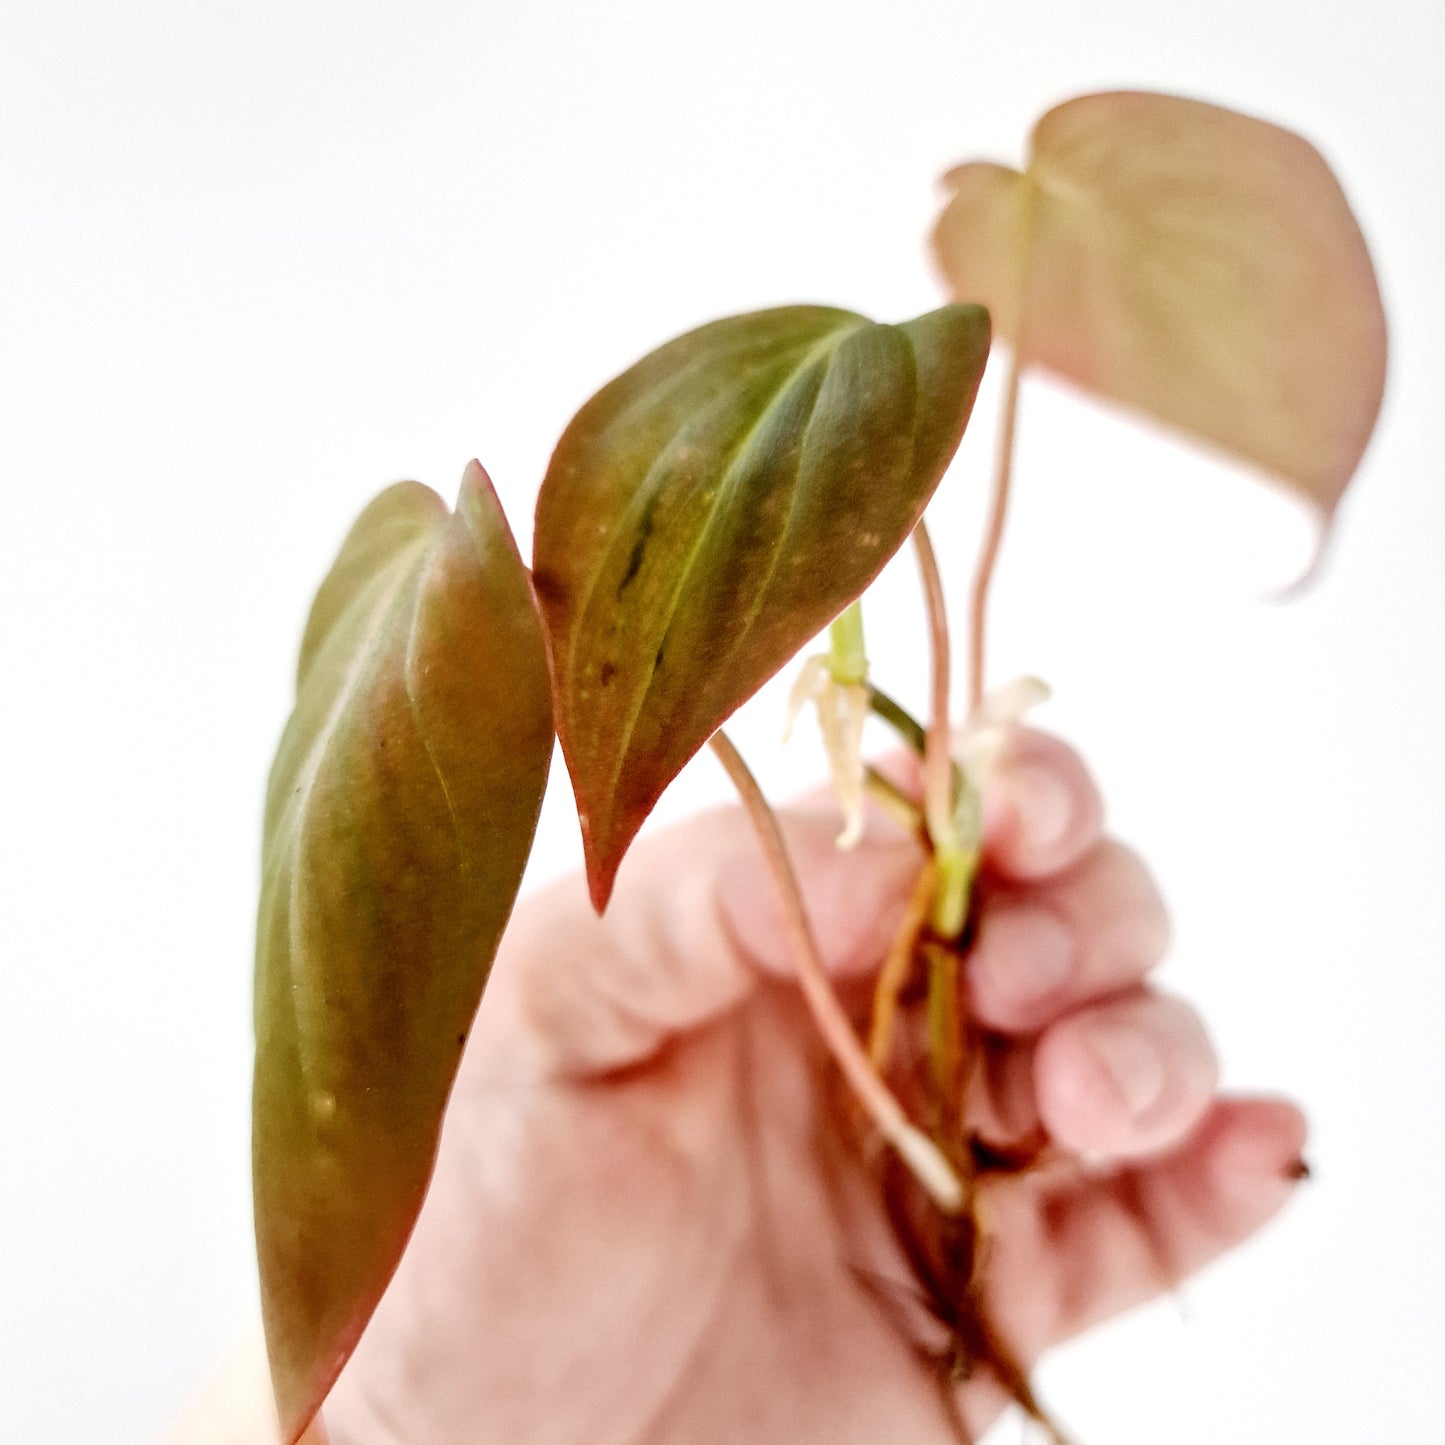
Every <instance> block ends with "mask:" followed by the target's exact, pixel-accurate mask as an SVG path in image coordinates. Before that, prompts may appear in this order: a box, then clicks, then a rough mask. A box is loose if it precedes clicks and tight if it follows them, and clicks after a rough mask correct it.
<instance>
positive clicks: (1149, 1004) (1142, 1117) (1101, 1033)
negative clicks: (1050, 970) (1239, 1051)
mask: <svg viewBox="0 0 1445 1445" xmlns="http://www.w3.org/2000/svg"><path fill="white" fill-rule="evenodd" d="M1218 1075H1219V1065H1218V1061H1217V1059H1216V1057H1215V1054H1214V1050H1213V1048H1212V1047H1211V1046H1210V1043H1209V1038H1208V1036H1207V1034H1206V1033H1205V1031H1204V1026H1203V1024H1202V1023H1201V1022H1200V1020H1199V1017H1198V1015H1197V1014H1196V1013H1195V1012H1194V1010H1193V1009H1191V1008H1189V1007H1188V1005H1186V1004H1184V1003H1182V1002H1180V1001H1179V1000H1177V999H1171V998H1165V997H1161V996H1159V995H1156V994H1140V995H1138V996H1134V997H1128V998H1123V999H1120V1000H1115V1001H1110V1002H1107V1003H1103V1004H1100V1005H1096V1006H1095V1007H1093V1008H1089V1009H1083V1010H1080V1011H1079V1012H1078V1013H1076V1014H1073V1015H1070V1016H1069V1017H1067V1018H1065V1019H1063V1020H1061V1021H1060V1022H1059V1023H1058V1024H1056V1025H1055V1026H1054V1027H1053V1028H1051V1029H1049V1030H1048V1031H1047V1032H1045V1033H1044V1035H1043V1036H1042V1037H1041V1038H1040V1040H1039V1044H1038V1048H1037V1049H1036V1051H1035V1054H1034V1089H1035V1093H1036V1095H1037V1098H1038V1105H1039V1116H1040V1118H1041V1120H1042V1121H1043V1124H1044V1126H1045V1128H1047V1129H1048V1131H1049V1133H1050V1135H1051V1136H1052V1137H1053V1138H1054V1139H1055V1140H1056V1141H1057V1142H1058V1143H1059V1144H1061V1145H1062V1146H1063V1147H1064V1148H1066V1149H1069V1150H1071V1151H1074V1152H1076V1153H1080V1154H1088V1155H1097V1156H1102V1157H1105V1158H1108V1159H1115V1160H1128V1159H1140V1158H1146V1157H1148V1156H1150V1155H1157V1154H1160V1153H1162V1152H1163V1151H1165V1150H1167V1149H1170V1148H1173V1147H1174V1146H1175V1145H1176V1144H1178V1143H1179V1142H1180V1141H1181V1140H1182V1139H1184V1138H1185V1137H1186V1136H1187V1135H1188V1134H1190V1133H1191V1131H1192V1130H1194V1128H1195V1127H1196V1126H1197V1125H1198V1123H1199V1120H1200V1119H1201V1117H1203V1116H1204V1114H1205V1112H1206V1110H1207V1109H1208V1108H1209V1104H1210V1100H1211V1098H1212V1096H1213V1093H1214V1088H1215V1085H1216V1083H1217V1081H1218Z"/></svg>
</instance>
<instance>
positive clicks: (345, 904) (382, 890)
mask: <svg viewBox="0 0 1445 1445" xmlns="http://www.w3.org/2000/svg"><path fill="white" fill-rule="evenodd" d="M551 747H552V729H551V713H550V704H549V698H548V683H547V672H546V660H545V652H544V643H543V638H542V633H541V627H540V624H539V621H538V618H537V615H536V611H535V607H534V604H533V602H532V597H531V593H530V590H529V587H528V582H527V575H526V571H525V569H524V568H523V566H522V563H521V560H520V558H519V557H518V555H517V551H516V547H515V545H514V544H513V541H512V537H511V533H510V532H509V531H508V530H507V524H506V521H505V520H504V518H503V516H502V511H501V507H500V505H499V503H498V502H497V499H496V496H495V494H494V493H493V491H492V488H491V483H490V482H489V481H488V479H487V476H486V473H485V472H483V471H482V469H481V467H480V466H478V465H477V464H476V463H473V464H472V465H471V466H470V467H469V468H468V469H467V472H466V475H465V477H464V478H463V480H462V488H461V495H460V497H459V499H458V502H457V510H456V511H455V512H454V513H448V511H447V509H446V506H445V504H444V503H443V502H442V501H441V499H440V498H439V497H438V496H437V495H436V494H435V493H434V492H432V491H430V490H428V489H427V488H426V487H423V486H421V485H420V484H418V483H416V482H402V483H400V484H398V485H396V486H394V487H391V488H389V489H388V490H387V491H385V492H383V493H382V494H381V495H380V496H379V497H378V498H377V499H376V500H375V501H374V502H372V503H371V505H370V506H369V507H367V509H366V510H365V511H364V512H363V513H362V514H361V517H360V518H359V519H358V521H357V522H356V525H355V526H354V527H353V528H352V529H351V533H350V535H349V536H348V537H347V539H346V542H345V543H344V545H343V546H342V549H341V554H340V556H339V557H338V558H337V560H336V564H335V565H334V566H333V567H332V569H331V573H330V575H329V576H328V577H327V578H326V580H325V582H324V583H323V584H322V586H321V589H320V591H319V593H318V594H317V597H316V602H315V604H314V605H313V607H312V611H311V618H310V622H309V623H308V625H307V628H306V633H305V638H304V640H303V643H302V648H301V665H300V672H299V676H298V679H297V699H296V708H295V711H294V712H293V713H292V715H291V720H290V722H289V724H288V725H287V728H286V731H285V734H284V736H283V737H282V739H281V746H280V749H279V751H278V753H277V756H276V762H275V765H274V766H273V768H272V772H271V782H270V788H269V792H268V795H267V801H266V825H265V842H264V848H263V853H262V870H263V872H262V886H261V906H260V917H259V921H258V928H257V940H256V1076H255V1094H254V1104H253V1109H254V1117H253V1125H254V1134H253V1163H254V1175H255V1195H256V1237H257V1249H258V1254H259V1258H260V1266H261V1297H262V1306H263V1313H264V1317H265V1324H266V1341H267V1348H268V1351H269V1354H270V1358H271V1371H272V1378H273V1382H274V1384H275V1389H276V1395H277V1403H278V1406H279V1409H280V1414H281V1421H282V1427H283V1431H284V1433H285V1436H286V1439H287V1440H288V1441H294V1440H295V1438H296V1437H297V1436H298V1435H299V1434H300V1433H301V1431H302V1430H303V1429H304V1428H305V1426H306V1424H307V1422H308V1420H310V1418H311V1417H312V1415H313V1414H314V1413H315V1411H316V1410H317V1408H318V1407H319V1406H320V1404H321V1401H322V1400H323V1399H324V1397H325V1395H326V1393H327V1391H328V1390H329V1389H330V1388H331V1385H332V1383H333V1382H334V1381H335V1379H336V1376H337V1374H338V1372H339V1371H340V1369H341V1367H342V1365H343V1364H344V1363H345V1361H346V1359H347V1357H348V1356H349V1355H350V1353H351V1351H352V1349H353V1347H354V1346H355V1344H356V1341H357V1338H358V1336H359V1335H360V1334H361V1331H362V1328H363V1327H364V1325H365V1324H366V1322H367V1320H368V1319H369V1318H370V1316H371V1313H372V1310H373V1309H374V1308H375V1306H376V1303H377V1300H378V1299H379V1298H380V1297H381V1293H382V1291H383V1289H384V1288H385V1287H386V1284H387V1281H388V1280H389V1279H390V1278H391V1275H392V1272H393V1271H394V1269H395V1268H396V1264H397V1261H398V1259H399V1258H400V1257H401V1252H402V1248H403V1246H404V1245H405V1243H406V1240H407V1238H408V1236H409V1235H410V1233H411V1229H412V1225H413V1223H414V1222H415V1220H416V1215H417V1211H418V1210H419V1208H420V1207H421V1202H422V1196H423V1195H424V1193H425V1191H426V1187H427V1182H428V1180H429V1179H430V1176H431V1170H432V1164H433V1161H434V1158H435V1154H436V1147H437V1139H438V1134H439V1131H440V1128H441V1120H442V1111H443V1108H444V1107H445V1104H446V1099H447V1094H448V1092H449V1091H450V1089H451V1085H452V1080H453V1078H454V1077H455V1074H456V1069H457V1065H458V1063H459V1061H460V1059H461V1054H462V1045H463V1042H464V1040H465V1038H466V1034H467V1030H468V1029H469V1028H470V1026H471V1022H472V1017H473V1015H474V1014H475V1012H476V1009H477V1004H478V1001H479V1000H480V998H481V994H482V986H483V984H484V983H485V982H486V978H487V973H488V970H489V969H490V967H491V961H492V956H493V953H494V951H495V949H496V944H497V940H498V938H499V936H500V934H501V931H502V928H503V925H504V924H505V922H506V919H507V915H508V913H509V912H510V910H511V907H512V901H513V899H514V897H515V895H516V891H517V885H518V883H519V881H520V879H521V876H522V867H523V864H524V863H525V861H526V858H527V853H528V850H529V849H530V847H531V841H532V833H533V830H534V828H535V826H536V820H537V811H538V808H539V806H540V803H541V798H542V791H543V788H544V786H545V783H546V776H547V765H548V762H549V759H550V755H551Z"/></svg>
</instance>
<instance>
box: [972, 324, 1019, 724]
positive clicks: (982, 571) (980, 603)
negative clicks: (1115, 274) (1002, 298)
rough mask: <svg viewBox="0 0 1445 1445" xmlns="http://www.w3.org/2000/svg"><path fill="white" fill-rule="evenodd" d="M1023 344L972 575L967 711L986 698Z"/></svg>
mask: <svg viewBox="0 0 1445 1445" xmlns="http://www.w3.org/2000/svg"><path fill="white" fill-rule="evenodd" d="M1019 351H1020V347H1019V346H1018V345H1017V344H1016V345H1015V346H1014V348H1013V350H1012V352H1011V353H1010V355H1009V364H1008V379H1007V382H1006V383H1005V390H1004V403H1003V430H1002V431H1001V432H1000V434H999V445H998V460H997V462H996V463H995V467H994V474H993V494H992V500H991V502H990V504H989V517H988V530H987V531H986V532H985V534H984V541H983V547H982V550H981V551H980V552H979V557H978V567H977V569H976V571H975V572H974V574H973V599H972V604H971V606H970V609H969V621H970V629H969V631H970V636H969V642H970V647H969V679H968V710H969V713H970V714H973V713H975V712H977V711H978V706H979V703H981V702H982V701H983V680H984V631H985V627H986V624H987V613H988V590H989V586H990V584H991V583H992V582H993V573H994V567H995V566H996V565H997V563H998V553H999V545H1000V544H1001V543H1002V541H1003V527H1004V521H1005V519H1006V518H1007V516H1008V499H1009V483H1010V481H1011V480H1012V477H1013V459H1014V431H1015V425H1016V422H1017V420H1018V409H1019V375H1020V371H1021V368H1020V366H1019Z"/></svg>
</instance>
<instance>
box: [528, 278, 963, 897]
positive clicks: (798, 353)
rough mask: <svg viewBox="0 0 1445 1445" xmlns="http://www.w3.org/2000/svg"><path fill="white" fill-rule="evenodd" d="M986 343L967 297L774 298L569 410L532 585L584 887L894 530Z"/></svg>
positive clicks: (909, 521) (544, 498)
mask: <svg viewBox="0 0 1445 1445" xmlns="http://www.w3.org/2000/svg"><path fill="white" fill-rule="evenodd" d="M987 350H988V318H987V316H986V315H985V313H984V312H983V311H982V310H981V309H979V308H978V307H976V306H949V307H945V308H944V309H942V310H941V311H935V312H932V313H930V314H929V315H927V316H923V317H920V318H919V319H918V320H916V321H911V322H908V323H907V324H905V325H902V326H880V325H876V324H874V323H873V322H870V321H868V320H866V319H865V318H863V317H861V316H856V315H854V314H852V313H851V312H847V311H835V310H830V309H827V308H824V307H818V306H791V307H785V308H782V309H779V310H776V311H764V312H759V313H757V314H754V315H748V316H737V317H732V318H730V319H728V320H725V321H718V322H715V323H713V324H712V325H710V326H704V327H702V328H701V329H700V330H697V331H693V332H690V333H689V334H687V335H686V336H682V337H679V338H678V339H677V340H675V341H672V342H670V343H669V344H668V345H666V346H664V347H662V348H661V349H660V350H658V351H655V352H653V353H652V355H650V356H648V357H647V358H645V359H644V360H643V361H641V362H639V363H638V364H637V365H636V366H634V367H633V368H632V369H631V370H630V371H627V372H625V373H624V374H623V375H622V376H620V377H618V378H617V380H615V381H613V382H612V383H611V384H610V385H608V386H606V387H605V388H603V390H602V391H601V392H599V393H598V394H597V395H596V396H595V397H593V399H592V400H591V401H589V402H588V403H587V405H586V406H584V407H583V408H582V410H581V411H580V412H579V413H578V415H577V416H576V417H575V418H574V420H573V421H572V423H571V425H570V426H569V427H568V428H567V431H566V433H565V435H564V436H563V437H562V440H561V442H560V443H559V445H558V447H557V451H556V453H555V455H554V456H553V458H552V463H551V466H550V468H549V469H548V472H547V477H546V480H545V481H544V483H543V485H542V492H541V497H540V499H539V501H538V505H537V529H536V541H535V563H536V584H537V593H538V598H539V600H540V601H541V604H542V612H543V616H544V618H545V620H546V624H547V631H548V636H549V639H550V643H551V653H552V668H553V684H554V695H555V707H556V712H557V720H558V733H559V736H560V737H561V740H562V748H563V752H564V754H565V756H566V758H567V764H568V768H569V770H570V772H571V775H572V785H573V788H574V789H575V791H576V794H577V804H578V813H579V815H580V817H581V820H582V831H583V839H584V842H585V845H586V851H587V863H588V873H589V877H590V880H591V886H592V896H593V901H594V902H595V903H596V905H597V906H598V907H599V908H601V907H602V906H603V905H604V904H605V903H606V900H607V897H608V894H609V893H610V892H611V888H612V880H613V876H614V874H615V873H616V870H617V866H618V863H619V862H620V861H621V859H622V855H623V854H624V853H625V852H626V850H627V847H628V844H629V843H630V842H631V841H632V838H633V837H634V836H635V834H636V832H637V829H638V828H639V827H640V826H641V824H642V820H643V819H644V818H645V817H646V816H647V814H648V812H650V811H651V809H652V807H653V805H654V804H655V803H656V801H657V799H658V797H659V796H660V795H661V793H662V790H663V789H664V788H665V787H666V786H667V784H668V783H669V782H671V780H672V779H673V778H674V777H675V776H676V775H677V773H678V772H679V771H680V770H681V768H682V766H683V765H684V764H685V763H686V762H687V760H688V759H689V758H690V757H692V755H693V754H694V753H695V752H696V751H697V750H698V748H700V747H701V746H702V745H703V743H705V742H706V741H707V739H708V738H709V737H710V736H711V734H712V733H713V731H714V730H715V729H716V728H717V727H718V726H719V725H720V724H721V723H722V722H723V721H724V720H725V719H726V718H727V717H728V715H729V714H730V713H732V712H733V710H734V709H736V708H737V707H738V706H739V704H741V703H742V702H743V701H744V700H745V699H746V698H748V697H750V696H751V695H752V693H753V692H755V691H756V690H757V689H758V688H759V687H760V686H761V685H762V684H763V683H764V682H765V681H767V679H768V678H769V677H771V676H772V675H773V673H775V672H776V671H777V670H778V669H779V668H780V667H782V666H783V664H784V663H786V662H787V660H788V659H789V658H790V657H791V656H792V655H793V654H794V653H795V652H796V651H797V650H798V648H800V647H801V646H803V644H804V643H806V642H807V641H808V640H809V639H810V638H811V637H813V636H814V635H815V634H816V633H817V632H818V631H819V630H820V629H821V628H822V627H824V626H825V625H826V624H827V623H828V622H829V621H830V620H831V619H832V618H833V617H834V616H836V614H837V613H838V612H840V611H841V610H842V609H843V608H844V607H845V606H846V605H847V604H848V603H850V602H851V601H853V599H854V598H855V597H857V596H858V594H859V593H860V592H862V591H863V589H864V588H865V587H866V586H867V585H868V583H869V582H871V581H872V580H873V578H874V577H875V576H876V575H877V574H878V572H879V570H880V569H881V568H882V566H883V564H884V563H885V562H886V561H887V560H888V558H889V557H890V556H891V555H892V554H893V552H894V551H895V550H896V549H897V548H898V546H899V545H900V544H901V543H902V542H903V541H904V540H905V539H906V538H907V536H908V534H909V532H910V531H911V530H912V528H913V526H914V524H915V523H916V522H917V520H918V518H919V515H920V514H921V513H922V511H923V508H924V505H925V504H926V502H927V501H928V498H929V497H930V496H931V495H932V492H933V489H934V487H935V486H936V485H937V483H938V480H939V478H940V477H941V476H942V474H943V471H944V469H945V467H946V466H947V465H948V462H949V460H950V458H951V457H952V455H953V452H954V450H955V448H956V447H957V445H958V440H959V437H960V436H961V435H962V433H963V428H964V424H965V422H966V421H967V419H968V414H969V411H970V408H971V407H972V404H973V398H974V393H975V391H976V390H977V387H978V382H979V378H980V376H981V375H982V372H983V366H984V361H985V359H986V355H987Z"/></svg>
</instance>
